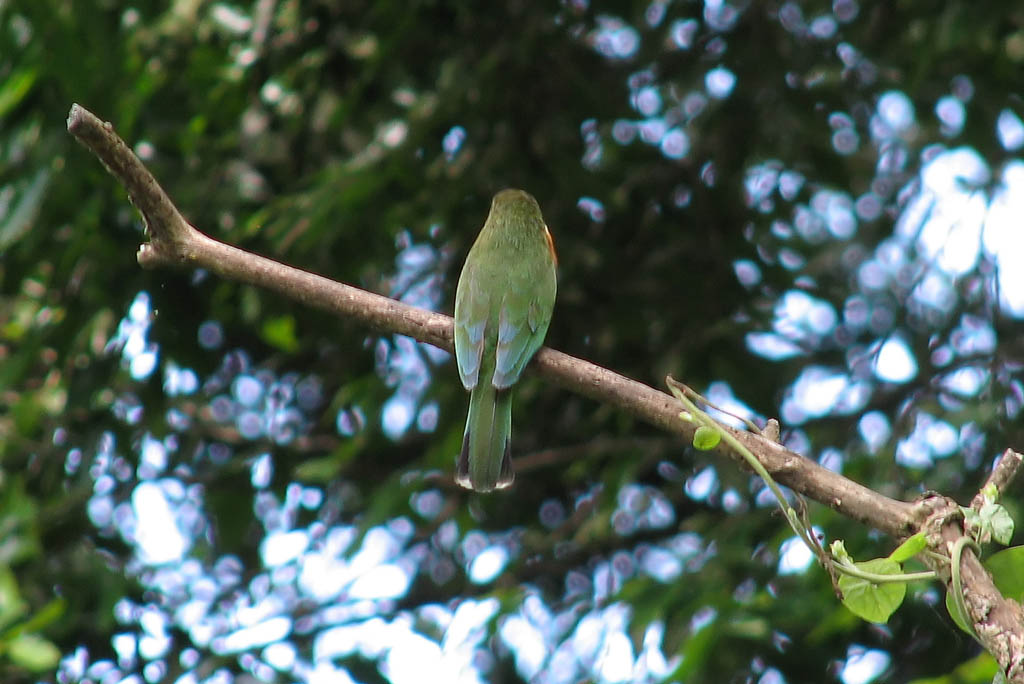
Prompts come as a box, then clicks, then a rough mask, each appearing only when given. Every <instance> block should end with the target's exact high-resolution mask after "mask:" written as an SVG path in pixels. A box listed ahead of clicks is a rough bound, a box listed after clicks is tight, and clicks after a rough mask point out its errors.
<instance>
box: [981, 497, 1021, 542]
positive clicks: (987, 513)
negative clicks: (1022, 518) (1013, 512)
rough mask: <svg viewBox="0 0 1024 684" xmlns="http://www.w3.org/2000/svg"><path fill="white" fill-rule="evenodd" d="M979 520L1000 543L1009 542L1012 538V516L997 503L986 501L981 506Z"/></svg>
mask: <svg viewBox="0 0 1024 684" xmlns="http://www.w3.org/2000/svg"><path fill="white" fill-rule="evenodd" d="M981 522H982V525H985V526H986V527H987V528H988V529H989V530H990V531H991V532H992V538H993V539H995V540H996V541H997V542H999V543H1000V544H1009V543H1010V539H1012V538H1013V518H1011V517H1010V513H1009V511H1007V510H1006V508H1004V507H1003V506H1000V505H999V504H997V503H987V504H985V505H984V506H982V507H981Z"/></svg>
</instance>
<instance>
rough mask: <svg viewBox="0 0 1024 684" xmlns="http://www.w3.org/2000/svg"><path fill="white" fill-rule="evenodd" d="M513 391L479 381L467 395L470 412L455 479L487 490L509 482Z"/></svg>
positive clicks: (477, 488) (498, 487) (465, 484)
mask: <svg viewBox="0 0 1024 684" xmlns="http://www.w3.org/2000/svg"><path fill="white" fill-rule="evenodd" d="M511 435H512V392H511V390H507V389H506V390H496V389H495V388H494V387H492V386H491V385H490V383H479V384H477V386H476V387H474V388H473V391H472V392H470V395H469V416H468V417H467V418H466V432H465V434H464V436H463V438H462V452H461V453H460V454H459V460H458V463H457V465H456V468H455V479H456V481H457V482H458V483H459V484H460V485H462V486H463V487H468V488H470V489H475V490H476V491H479V492H489V491H491V490H492V489H501V488H503V487H508V486H509V485H510V484H512V480H513V479H514V477H515V476H514V474H513V473H512V459H511V456H510V446H511Z"/></svg>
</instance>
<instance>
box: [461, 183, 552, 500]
mask: <svg viewBox="0 0 1024 684" xmlns="http://www.w3.org/2000/svg"><path fill="white" fill-rule="evenodd" d="M555 266H556V261H555V252H554V246H553V245H552V242H551V235H550V234H549V233H548V229H547V226H546V225H544V218H543V217H542V216H541V213H540V207H539V206H538V205H537V201H536V200H535V199H533V197H531V196H530V195H529V194H527V193H525V192H523V191H522V190H502V191H501V192H499V193H498V194H497V195H495V196H494V200H493V201H492V202H491V212H490V214H488V216H487V221H486V222H485V223H484V227H483V228H482V229H481V230H480V235H479V236H478V237H477V239H476V242H475V243H474V244H473V247H472V248H471V249H470V250H469V256H467V257H466V263H465V265H464V266H463V267H462V275H461V276H460V277H459V286H458V290H457V291H456V295H455V359H456V361H457V363H458V366H459V376H460V377H461V378H462V384H463V386H464V387H465V388H466V389H468V390H469V391H470V398H469V416H468V418H467V419H466V432H465V435H464V437H463V444H462V453H461V454H460V456H459V461H458V466H457V469H456V479H457V480H458V482H459V484H461V485H463V486H465V487H469V488H471V489H476V490H478V491H490V490H492V489H496V488H501V487H507V486H508V485H510V484H511V483H512V477H513V475H512V468H511V465H510V463H509V444H510V435H511V431H512V395H511V389H510V388H511V387H512V385H513V384H515V382H516V381H517V380H518V379H519V376H520V374H521V373H522V372H523V368H525V367H526V364H527V363H528V362H529V360H530V358H531V357H532V356H533V355H534V354H535V353H536V352H537V350H538V349H540V346H541V344H542V343H543V342H544V335H545V334H546V333H547V330H548V323H549V322H550V321H551V312H552V310H553V309H554V306H555V292H556V289H557V286H556V281H555Z"/></svg>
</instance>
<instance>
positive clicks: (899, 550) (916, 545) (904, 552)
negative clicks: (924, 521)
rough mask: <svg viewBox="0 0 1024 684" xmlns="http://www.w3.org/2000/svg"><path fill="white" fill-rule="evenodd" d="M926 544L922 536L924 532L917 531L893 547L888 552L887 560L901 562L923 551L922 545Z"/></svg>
mask: <svg viewBox="0 0 1024 684" xmlns="http://www.w3.org/2000/svg"><path fill="white" fill-rule="evenodd" d="M927 545H928V542H927V541H926V540H925V538H924V532H918V533H917V534H915V535H912V536H910V537H907V539H906V541H904V542H903V543H902V544H900V545H899V546H897V547H896V548H895V549H893V552H892V553H890V554H889V560H892V561H896V562H897V563H903V562H904V561H907V560H910V559H911V558H913V557H914V556H916V555H917V554H919V553H921V552H922V551H924V547H925V546H927Z"/></svg>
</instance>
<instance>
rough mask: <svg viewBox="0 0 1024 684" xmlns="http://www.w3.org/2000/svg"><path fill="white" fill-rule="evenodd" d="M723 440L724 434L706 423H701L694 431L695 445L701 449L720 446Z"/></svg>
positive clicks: (707, 449) (708, 449)
mask: <svg viewBox="0 0 1024 684" xmlns="http://www.w3.org/2000/svg"><path fill="white" fill-rule="evenodd" d="M721 441H722V434H721V433H720V432H719V431H718V430H716V429H714V428H711V427H707V426H706V425H701V426H700V427H699V428H697V431H696V432H694V433H693V446H694V448H695V449H700V450H701V451H710V450H711V449H714V448H715V447H716V446H718V443H719V442H721Z"/></svg>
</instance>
